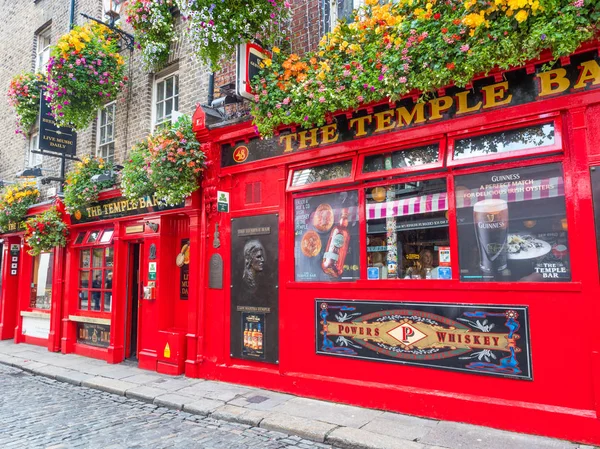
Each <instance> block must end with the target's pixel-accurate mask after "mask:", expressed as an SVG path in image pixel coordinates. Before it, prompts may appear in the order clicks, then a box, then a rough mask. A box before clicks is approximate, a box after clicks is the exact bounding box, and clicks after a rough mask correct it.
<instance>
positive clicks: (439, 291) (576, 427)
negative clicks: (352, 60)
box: [186, 47, 600, 443]
mask: <svg viewBox="0 0 600 449" xmlns="http://www.w3.org/2000/svg"><path fill="white" fill-rule="evenodd" d="M599 61H600V59H599V57H598V50H597V49H596V48H591V49H590V48H589V47H588V50H587V51H582V52H580V53H578V54H575V55H572V56H571V57H570V58H562V59H561V61H560V63H559V64H557V66H556V67H555V68H553V69H551V70H548V69H547V68H546V69H544V68H543V67H542V65H543V63H544V60H543V58H542V59H541V60H540V61H539V62H536V64H535V65H534V64H530V65H528V66H526V67H523V68H520V69H515V70H512V71H508V72H503V73H496V74H494V75H490V76H488V77H481V78H478V79H475V80H473V82H472V85H470V86H468V89H461V88H457V87H454V86H450V87H447V88H445V89H440V90H439V91H438V92H437V95H435V96H433V97H431V98H429V99H428V100H427V101H425V102H418V101H417V97H414V98H413V97H408V98H403V99H401V100H400V101H398V102H393V103H390V102H387V101H385V102H381V103H378V104H372V105H369V106H365V107H364V108H362V109H360V110H356V111H348V112H344V113H340V114H338V115H336V116H335V118H334V119H333V120H332V121H331V122H329V123H326V124H324V125H323V126H321V127H318V128H313V129H306V130H305V129H300V128H284V129H280V130H279V133H278V134H277V135H276V136H275V137H273V138H270V139H259V138H257V137H256V134H255V132H254V129H253V127H252V124H251V123H250V122H243V123H242V122H238V123H233V124H229V125H227V126H213V127H207V126H206V125H205V123H204V115H203V112H202V111H201V110H199V111H197V113H196V115H195V117H194V119H195V124H194V126H195V131H196V132H197V135H198V139H199V140H200V141H201V142H205V143H206V145H210V146H211V149H210V151H209V154H210V157H211V159H212V160H213V162H214V166H215V167H216V168H215V169H213V170H212V172H211V174H210V176H209V179H208V180H207V181H208V182H209V183H212V185H213V186H214V188H215V190H216V193H215V195H214V196H213V197H212V198H210V201H212V203H213V204H214V206H215V207H214V208H213V209H210V211H211V212H210V214H209V215H208V224H207V232H208V234H209V235H210V236H211V240H210V241H211V242H212V243H213V244H212V245H210V244H209V245H208V249H207V251H206V259H205V264H206V266H205V271H206V276H207V279H208V282H207V283H206V285H204V286H203V288H204V293H203V295H202V296H203V300H202V301H201V303H200V304H201V306H200V307H201V312H199V313H201V314H202V321H201V324H202V323H203V326H204V327H203V329H204V331H203V332H204V334H205V335H204V338H203V339H202V341H199V344H198V346H197V353H196V354H195V356H196V357H197V358H198V359H201V360H202V365H201V366H200V368H199V370H198V371H197V372H192V371H191V370H189V371H186V373H187V374H188V375H190V376H193V377H209V378H215V379H221V380H226V381H232V382H238V383H244V384H249V385H258V386H262V387H265V388H269V389H274V390H280V391H286V392H290V393H294V394H298V395H305V396H310V397H318V398H322V399H327V400H333V401H339V402H345V403H349V404H356V405H360V406H366V407H373V408H378V409H385V410H391V411H397V412H402V413H408V414H414V415H418V416H425V417H431V418H439V419H449V420H454V421H462V422H469V423H474V424H480V425H488V426H493V427H498V428H503V429H508V430H515V431H521V432H528V433H536V434H543V435H548V436H553V437H559V438H566V439H572V440H577V441H587V442H594V443H599V442H600V437H599V435H600V421H599V420H598V419H599V417H600V405H599V404H600V399H599V396H598V391H600V383H599V379H600V357H599V355H598V351H599V349H600V337H599V336H598V333H597V332H595V331H594V329H595V327H596V326H595V321H596V319H597V317H598V316H599V312H600V310H599V306H598V301H597V298H598V295H599V293H600V288H599V287H600V286H599V276H598V274H599V271H598V253H597V251H596V242H597V241H598V239H597V228H596V225H597V223H598V221H596V225H595V220H594V212H596V213H597V214H598V213H600V211H599V210H598V206H596V208H594V203H593V199H595V200H596V204H598V198H597V197H598V196H600V195H598V192H599V191H600V190H598V189H599V184H600V178H598V176H597V173H598V171H597V170H600V169H596V167H597V166H598V165H600V149H599V147H598V145H597V144H596V140H597V138H598V136H599V135H600V119H599V118H598V117H600V115H599V114H598V112H599V111H600V90H598V89H597V86H598V85H600V65H599ZM592 187H594V188H595V196H594V197H592ZM213 233H214V235H215V239H214V240H215V241H214V242H213V241H212V236H213ZM201 327H202V326H201ZM190 352H193V351H191V350H190ZM192 356H194V354H193V353H192Z"/></svg>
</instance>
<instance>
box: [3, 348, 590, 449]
mask: <svg viewBox="0 0 600 449" xmlns="http://www.w3.org/2000/svg"><path fill="white" fill-rule="evenodd" d="M0 363H3V364H6V365H10V366H13V367H16V368H20V369H23V370H25V371H29V372H31V373H34V374H37V375H40V376H46V377H50V378H53V379H56V380H58V381H62V382H68V383H71V384H74V385H79V386H83V387H88V388H94V389H97V390H102V391H106V392H109V393H114V394H118V395H121V396H126V397H128V398H134V399H139V400H141V401H145V402H150V403H154V404H155V405H159V406H164V407H168V408H172V409H177V410H184V411H186V412H189V413H193V414H199V415H203V416H211V417H212V418H215V419H220V420H225V421H231V422H236V423H242V424H246V425H250V426H257V427H262V428H265V429H268V430H274V431H280V432H284V433H287V434H292V435H297V436H300V437H302V438H306V439H310V440H313V441H317V442H320V443H326V444H329V445H332V446H334V447H340V448H349V449H362V448H365V449H507V448H510V449H593V447H592V446H586V445H579V444H574V443H570V442H568V441H562V440H556V439H551V438H544V437H538V436H531V435H524V434H519V433H512V432H505V431H501V430H495V429H490V428H487V427H479V426H472V425H467V424H460V423H453V422H448V421H435V420H429V419H422V418H416V417H413V416H408V415H401V414H398V413H390V412H382V411H379V410H371V409H365V408H360V407H352V406H348V405H342V404H336V403H331V402H324V401H318V400H314V399H305V398H301V397H296V396H293V395H289V394H283V393H276V392H273V391H269V390H262V389H258V388H250V387H244V386H240V385H235V384H229V383H224V382H213V381H208V380H201V379H189V378H186V377H183V376H179V377H172V376H166V375H162V374H157V373H155V372H151V371H145V370H141V369H139V368H136V367H132V366H127V365H109V364H107V363H106V362H104V361H101V360H95V359H90V358H86V357H81V356H77V355H74V354H66V355H65V354H58V353H51V352H48V351H47V350H46V348H41V347H37V346H32V345H25V344H19V345H16V344H14V343H13V341H12V340H7V341H0Z"/></svg>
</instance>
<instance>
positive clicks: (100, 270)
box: [78, 246, 114, 312]
mask: <svg viewBox="0 0 600 449" xmlns="http://www.w3.org/2000/svg"><path fill="white" fill-rule="evenodd" d="M79 261H80V262H79V288H78V291H79V294H78V297H79V308H80V309H81V310H90V311H94V312H110V311H111V307H112V282H113V263H114V251H113V248H112V247H111V246H109V247H105V248H89V249H82V250H81V251H80V253H79Z"/></svg>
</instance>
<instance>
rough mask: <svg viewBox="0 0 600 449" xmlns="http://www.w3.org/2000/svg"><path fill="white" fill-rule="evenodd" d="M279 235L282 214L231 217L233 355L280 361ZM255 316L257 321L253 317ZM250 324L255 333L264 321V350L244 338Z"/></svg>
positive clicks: (262, 337)
mask: <svg viewBox="0 0 600 449" xmlns="http://www.w3.org/2000/svg"><path fill="white" fill-rule="evenodd" d="M278 235H279V217H278V216H277V215H275V214H271V215H256V216H249V217H240V218H232V219H231V321H230V323H231V329H230V331H231V348H230V349H231V354H232V357H238V358H243V359H252V360H257V359H259V360H262V361H265V362H271V363H278V360H279V347H278V345H279V338H278V333H279V315H278V313H279V285H278V284H279V268H278V267H279V257H278V256H279V242H278ZM251 317H252V320H254V321H255V322H252V323H251V322H250V321H249V320H250V318H251ZM257 317H258V318H257ZM250 324H252V331H253V332H254V333H255V334H256V333H257V332H258V327H259V324H260V337H261V340H262V348H261V349H260V351H259V349H258V347H257V346H256V345H255V344H252V345H250V347H248V346H247V345H248V340H247V339H246V340H245V338H244V337H245V336H246V337H247V336H248V335H247V334H246V335H244V332H245V330H246V329H245V328H246V325H248V327H250ZM249 330H250V329H248V331H249ZM256 336H258V335H256ZM255 346H256V347H255Z"/></svg>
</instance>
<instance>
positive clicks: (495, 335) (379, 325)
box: [315, 299, 533, 380]
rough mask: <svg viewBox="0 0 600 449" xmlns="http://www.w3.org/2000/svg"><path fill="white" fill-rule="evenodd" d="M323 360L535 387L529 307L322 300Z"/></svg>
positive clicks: (318, 310)
mask: <svg viewBox="0 0 600 449" xmlns="http://www.w3.org/2000/svg"><path fill="white" fill-rule="evenodd" d="M315 316H316V334H317V335H316V342H317V354H326V355H334V356H338V357H348V358H353V359H363V360H376V361H383V362H395V363H402V364H406V365H417V366H425V367H430V368H442V369H447V370H452V371H461V372H466V373H477V374H487V375H492V376H500V377H512V378H516V379H526V380H533V374H532V372H531V351H530V348H529V312H528V309H527V307H525V306H506V305H477V304H448V303H443V304H436V303H400V302H375V301H351V300H348V301H342V300H329V299H317V300H316V314H315Z"/></svg>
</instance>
